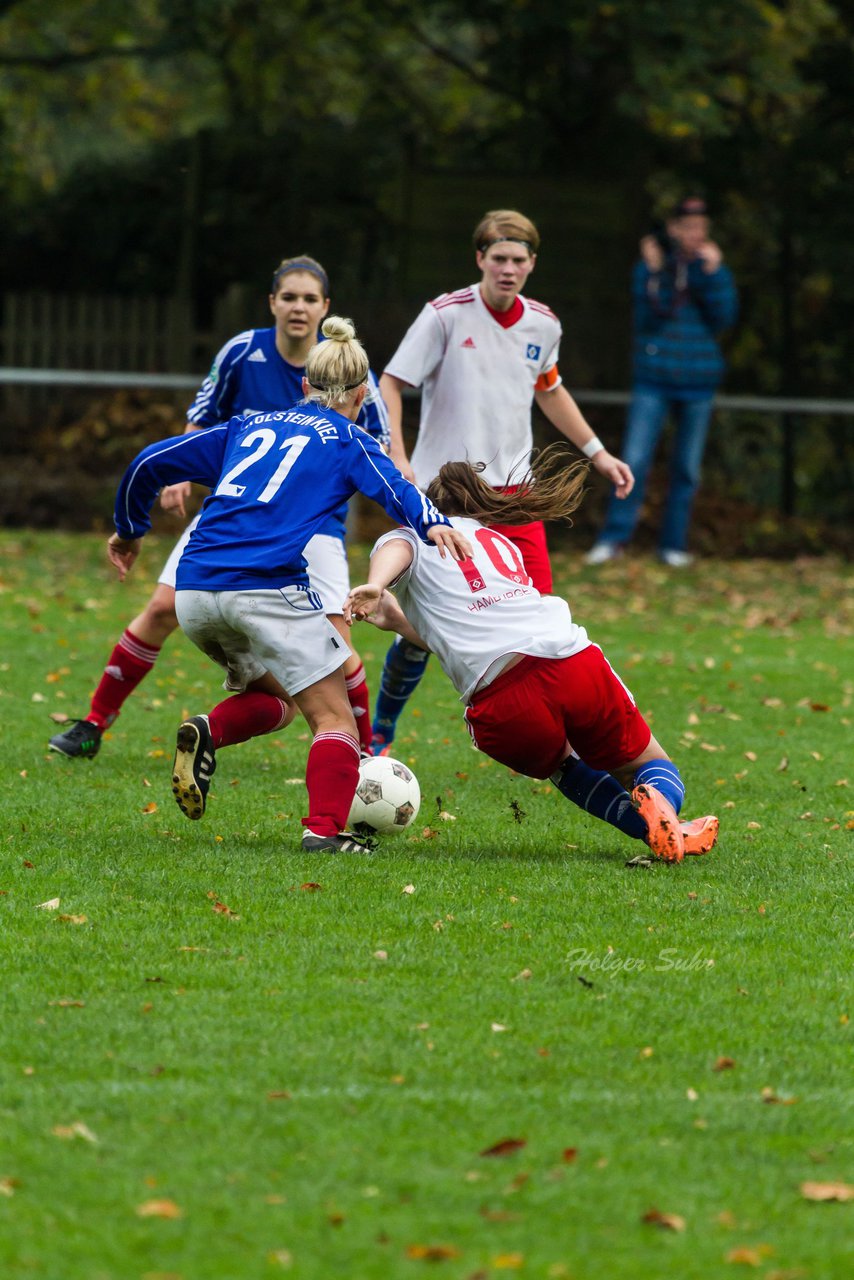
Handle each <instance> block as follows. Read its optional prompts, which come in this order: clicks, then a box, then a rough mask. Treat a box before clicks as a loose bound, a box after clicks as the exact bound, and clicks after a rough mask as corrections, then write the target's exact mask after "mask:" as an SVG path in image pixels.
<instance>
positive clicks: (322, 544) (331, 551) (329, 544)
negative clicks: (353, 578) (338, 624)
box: [303, 533, 350, 613]
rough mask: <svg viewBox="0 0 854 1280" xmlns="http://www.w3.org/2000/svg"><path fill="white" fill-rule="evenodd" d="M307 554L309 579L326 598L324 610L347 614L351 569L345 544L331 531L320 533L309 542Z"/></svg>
mask: <svg viewBox="0 0 854 1280" xmlns="http://www.w3.org/2000/svg"><path fill="white" fill-rule="evenodd" d="M303 555H304V556H305V558H306V561H307V563H308V580H309V582H310V583H311V588H312V590H313V591H316V592H317V594H318V595H319V596H320V598H321V600H322V601H323V609H324V612H325V613H343V612H344V601H345V600H346V599H347V596H348V595H349V594H350V569H349V566H348V564H347V552H346V551H345V549H344V543H343V542H342V541H341V539H340V538H334V537H333V536H332V535H331V534H329V533H316V534H315V535H314V537H313V538H311V539H310V541H309V542H308V543H307V544H306V547H305V550H304V551H303Z"/></svg>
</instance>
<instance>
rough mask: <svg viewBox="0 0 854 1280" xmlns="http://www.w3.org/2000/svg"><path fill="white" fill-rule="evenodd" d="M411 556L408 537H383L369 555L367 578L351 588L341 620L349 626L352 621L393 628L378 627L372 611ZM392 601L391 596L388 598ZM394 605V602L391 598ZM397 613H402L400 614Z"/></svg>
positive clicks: (412, 553) (411, 550)
mask: <svg viewBox="0 0 854 1280" xmlns="http://www.w3.org/2000/svg"><path fill="white" fill-rule="evenodd" d="M413 555H414V552H413V549H412V544H411V542H410V541H409V539H408V538H394V537H389V538H387V539H386V540H385V541H384V542H383V543H382V545H381V546H379V547H377V548H376V549H375V550H374V552H373V553H372V555H371V564H370V568H369V570H368V581H367V582H366V583H363V584H362V586H359V587H353V589H352V591H351V592H350V594H349V595H348V596H347V599H346V600H345V602H344V621H345V622H346V623H347V624H348V625H352V623H353V622H354V621H362V622H373V623H374V625H375V626H378V627H380V630H393V629H394V628H385V627H381V626H380V623H379V622H377V620H376V618H375V616H374V614H375V613H376V610H377V607H378V605H379V602H380V600H381V598H382V595H383V591H384V590H385V588H386V587H388V586H390V585H391V584H392V582H397V580H398V578H399V577H400V575H401V574H402V573H405V572H406V570H407V569H408V568H409V566H410V565H411V564H412V557H413ZM389 599H392V600H393V597H389ZM394 603H395V604H396V603H397V602H396V601H394ZM401 616H403V615H402V614H401Z"/></svg>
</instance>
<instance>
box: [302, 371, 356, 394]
mask: <svg viewBox="0 0 854 1280" xmlns="http://www.w3.org/2000/svg"><path fill="white" fill-rule="evenodd" d="M367 381H368V375H367V374H365V376H364V378H360V379H359V381H358V382H345V383H343V385H342V387H341V390H342V391H353V390H354V388H355V387H361V385H362V384H363V383H364V382H367ZM306 382H307V383H308V385H309V386H310V387H314V389H315V391H332V390H333V389H335V390H337V385H336V384H335V383H333V384H332V386H329V387H327V386H324V385H323V383H322V382H312V380H311V378H306Z"/></svg>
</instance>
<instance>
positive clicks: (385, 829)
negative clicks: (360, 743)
mask: <svg viewBox="0 0 854 1280" xmlns="http://www.w3.org/2000/svg"><path fill="white" fill-rule="evenodd" d="M420 806H421V788H420V787H419V785H418V779H417V778H416V776H415V774H414V773H413V772H412V770H411V769H409V768H407V766H406V765H405V764H401V762H400V760H392V758H391V756H366V757H365V758H363V759H362V760H361V761H360V762H359V785H358V786H357V787H356V794H355V796H354V797H353V807H352V808H351V810H350V817H349V819H348V822H347V825H348V826H351V827H354V828H356V829H357V830H358V828H360V827H361V828H369V829H370V831H372V832H373V831H375V832H377V834H379V835H394V834H395V832H398V831H405V830H406V828H407V827H408V826H409V824H410V823H411V822H414V821H415V817H416V815H417V813H418V810H419V808H420Z"/></svg>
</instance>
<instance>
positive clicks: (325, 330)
mask: <svg viewBox="0 0 854 1280" xmlns="http://www.w3.org/2000/svg"><path fill="white" fill-rule="evenodd" d="M320 332H321V333H322V334H323V336H324V338H328V339H329V341H330V342H351V341H352V340H353V338H355V336H356V326H355V325H354V324H353V321H352V320H345V319H344V317H343V316H327V317H326V319H325V320H324V322H323V324H322V325H321V327H320Z"/></svg>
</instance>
